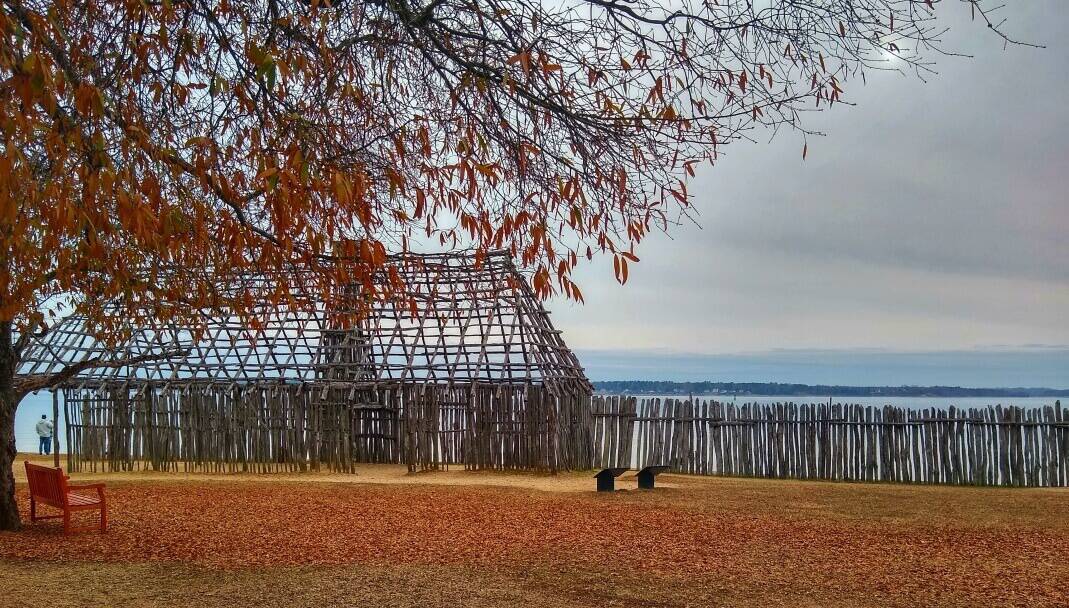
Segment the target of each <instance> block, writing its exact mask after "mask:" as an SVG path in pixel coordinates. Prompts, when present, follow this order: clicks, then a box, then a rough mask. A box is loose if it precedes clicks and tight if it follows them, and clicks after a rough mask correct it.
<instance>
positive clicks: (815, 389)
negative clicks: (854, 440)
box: [593, 380, 1069, 398]
mask: <svg viewBox="0 0 1069 608" xmlns="http://www.w3.org/2000/svg"><path fill="white" fill-rule="evenodd" d="M593 385H594V390H595V392H596V393H597V394H613V395H619V394H628V395H668V396H671V395H681V396H685V395H694V396H702V397H748V396H761V397H929V398H956V397H991V398H1012V397H1052V398H1066V397H1069V389H1053V388H1022V387H1005V388H968V387H960V386H842V385H820V384H814V385H810V384H784V383H778V382H670V381H658V380H607V381H598V382H593Z"/></svg>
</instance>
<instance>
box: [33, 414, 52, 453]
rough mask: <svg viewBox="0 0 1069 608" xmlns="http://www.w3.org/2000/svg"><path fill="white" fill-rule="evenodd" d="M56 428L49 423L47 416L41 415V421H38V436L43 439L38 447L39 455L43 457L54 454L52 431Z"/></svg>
mask: <svg viewBox="0 0 1069 608" xmlns="http://www.w3.org/2000/svg"><path fill="white" fill-rule="evenodd" d="M54 429H55V426H54V425H53V424H52V423H51V422H49V420H48V415H47V414H41V419H40V420H38V421H37V436H38V437H40V438H41V443H40V444H39V445H38V448H37V453H38V454H41V455H42V456H47V455H49V454H51V453H52V431H53V430H54Z"/></svg>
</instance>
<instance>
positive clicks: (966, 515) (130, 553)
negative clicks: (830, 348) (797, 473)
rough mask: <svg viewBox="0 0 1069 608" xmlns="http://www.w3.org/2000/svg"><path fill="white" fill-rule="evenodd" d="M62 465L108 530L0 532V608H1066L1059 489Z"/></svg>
mask: <svg viewBox="0 0 1069 608" xmlns="http://www.w3.org/2000/svg"><path fill="white" fill-rule="evenodd" d="M34 459H35V460H36V457H35V458H34ZM21 460H22V459H21V458H20V460H19V462H20V463H21ZM20 469H21V464H20V466H19V467H18V468H17V469H16V473H17V474H18V475H20V477H21V474H22V471H21V470H20ZM73 477H74V478H75V480H76V481H79V482H83V481H90V480H97V479H100V480H104V481H106V482H107V483H108V500H109V504H110V509H109V518H110V520H111V528H110V531H109V532H108V534H106V535H100V534H96V533H83V534H79V535H76V536H71V537H64V536H62V535H61V534H60V530H59V525H58V524H54V523H41V524H34V525H31V524H27V525H26V528H25V530H24V531H23V532H20V533H15V534H11V533H0V589H2V590H3V592H2V593H0V606H25V605H30V604H41V603H47V604H50V605H60V606H85V605H109V606H110V605H124V606H125V605H130V606H165V605H196V606H198V607H211V606H231V607H232V606H245V605H262V606H287V607H294V606H305V605H310V606H348V605H354V606H378V605H382V606H391V607H398V606H401V607H403V606H480V607H481V606H524V607H540V606H547V607H548V606H665V607H667V606H857V607H861V606H911V607H912V606H1069V586H1067V583H1066V581H1069V490H1064V489H1057V490H1023V489H978V488H949V487H923V486H904V485H861V484H834V483H813V482H795V481H774V480H749V479H720V478H702V477H686V476H676V475H664V476H662V477H661V478H659V480H658V481H659V482H660V483H662V484H663V485H664V487H663V488H660V489H658V490H657V491H655V492H639V491H636V490H634V489H633V488H634V487H635V480H634V477H633V475H629V476H626V477H625V478H623V480H622V482H621V483H620V484H618V486H622V487H624V488H631V490H629V491H622V492H617V493H615V494H612V495H605V494H597V493H595V492H593V491H591V490H592V488H593V486H594V483H593V481H594V480H593V479H591V478H590V477H589V475H588V474H562V475H558V476H544V475H526V474H507V473H485V472H478V473H471V472H464V471H447V472H439V473H427V474H418V475H407V474H405V472H404V469H403V467H396V466H388V465H368V466H365V467H361V468H360V470H359V471H358V473H357V475H352V476H350V475H330V474H306V475H296V474H294V475H286V474H280V475H272V476H259V475H207V474H190V475H187V474H153V473H123V474H98V475H92V474H76V475H74V476H73ZM20 499H21V501H22V504H23V505H24V507H25V508H26V511H25V512H24V513H28V503H27V498H26V493H25V487H24V486H21V487H20ZM41 598H47V600H45V601H42V599H41Z"/></svg>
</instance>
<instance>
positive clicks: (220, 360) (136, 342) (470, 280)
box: [20, 252, 591, 392]
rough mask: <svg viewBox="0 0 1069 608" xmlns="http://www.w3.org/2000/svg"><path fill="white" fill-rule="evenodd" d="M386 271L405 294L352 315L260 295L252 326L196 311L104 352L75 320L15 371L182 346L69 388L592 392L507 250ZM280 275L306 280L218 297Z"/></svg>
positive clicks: (248, 279)
mask: <svg viewBox="0 0 1069 608" xmlns="http://www.w3.org/2000/svg"><path fill="white" fill-rule="evenodd" d="M391 263H392V265H393V267H394V268H396V269H397V271H398V272H399V274H400V275H401V280H402V281H403V283H404V284H405V285H406V289H407V297H406V298H405V299H404V300H403V301H402V300H400V299H397V300H390V299H387V300H384V301H383V300H381V299H372V298H366V299H364V300H363V302H364V304H363V308H362V310H363V311H364V312H363V313H361V314H359V315H356V316H354V315H350V314H344V313H346V311H344V310H339V306H338V304H337V303H336V302H335V303H333V304H327V303H326V301H325V299H324V298H322V297H320V296H319V295H318V294H317V293H314V292H313V291H311V290H309V291H306V292H304V293H303V294H298V296H299V299H300V298H303V302H304V304H303V305H301V306H297V307H293V306H276V305H273V304H271V303H270V300H269V299H267V298H266V297H265V298H263V299H257V301H256V302H255V304H254V309H255V314H254V316H253V318H255V323H249V322H248V321H243V320H242V319H243V318H242V317H239V315H237V314H231V313H230V312H227V310H226V309H214V310H213V311H212V312H210V313H205V314H204V315H203V317H202V318H203V320H202V321H201V323H200V324H199V325H200V327H201V328H202V329H203V331H202V332H199V337H196V338H195V337H194V332H193V331H191V330H190V328H188V327H177V326H174V325H167V326H157V327H147V326H146V327H132V328H130V329H129V331H128V332H124V334H127V333H128V334H129V337H128V338H126V339H124V340H122V341H121V342H120V343H118V344H115V343H114V341H111V342H112V343H111V346H106V345H105V342H104V341H102V340H99V339H96V338H94V337H93V335H91V334H90V333H89V332H88V331H87V329H86V323H85V319H84V318H83V317H78V316H71V317H67V318H66V319H64V320H63V321H62V322H61V323H59V324H57V325H56V326H55V327H54V328H52V330H51V331H50V332H49V333H48V334H47V335H46V336H45V337H44V338H42V339H40V340H38V341H37V342H36V343H33V344H32V345H31V346H30V347H29V348H28V349H27V352H26V354H25V356H24V358H23V366H22V369H21V370H20V371H21V373H25V374H51V373H56V372H59V371H60V370H62V369H63V368H64V367H65V366H66V365H68V364H71V363H75V362H78V361H82V360H85V359H89V358H99V359H101V360H103V361H118V360H125V359H130V358H134V357H139V356H143V355H149V354H152V353H159V352H165V351H172V352H173V351H175V350H181V351H183V352H181V353H180V354H179V355H177V356H171V357H168V358H166V359H161V360H150V361H143V362H139V363H136V364H132V365H125V366H119V367H110V368H95V369H89V370H86V371H83V372H82V373H80V374H79V375H77V376H75V377H74V378H72V379H71V380H69V381H68V382H66V384H65V385H66V386H71V387H77V386H100V385H107V386H115V385H131V386H137V385H141V386H144V385H150V386H154V387H173V386H179V387H181V386H195V385H248V384H274V383H298V384H305V385H315V386H332V387H350V388H353V387H373V386H374V387H381V386H389V385H398V384H405V383H434V384H466V383H479V384H510V385H518V384H539V385H544V386H547V387H549V388H554V389H562V390H568V391H572V392H574V391H580V392H590V390H591V389H590V383H589V381H588V380H587V378H586V376H585V375H584V373H583V369H582V367H581V366H580V364H579V361H578V360H577V359H576V357H575V355H574V354H573V353H572V352H571V350H569V349H568V347H567V346H566V345H565V343H564V340H563V339H562V337H561V332H560V331H558V330H556V329H554V327H553V325H552V323H551V322H550V319H549V314H548V312H547V311H546V310H545V308H544V307H543V306H542V304H541V302H540V301H539V299H538V298H537V297H536V296H535V294H534V292H533V290H532V289H531V287H530V286H529V284H528V283H527V281H526V279H525V278H524V277H523V275H522V274H521V273H520V272H518V270H517V269H516V267H515V265H514V264H513V262H512V259H511V258H510V257H509V256H508V254H507V253H506V252H494V253H490V254H488V255H487V256H485V257H484V258H483V259H482V260H481V261H480V262H479V263H476V259H475V257H474V256H473V255H470V254H464V253H452V254H427V255H415V254H410V255H407V256H404V257H396V258H392V259H391ZM297 274H299V273H297ZM283 278H284V279H285V280H287V282H288V284H290V285H301V284H306V283H305V282H303V281H301V280H300V276H287V277H281V276H278V275H265V274H262V273H254V274H243V275H240V276H233V277H229V278H227V279H226V280H225V281H222V280H220V281H219V283H220V284H219V285H218V292H219V293H221V294H229V295H230V296H234V295H235V294H238V293H251V294H258V293H259V294H267V293H269V292H271V291H273V290H274V289H275V287H276V285H277V284H278V281H279V280H282V279H283ZM350 291H352V292H354V293H359V291H360V290H359V289H358V288H355V287H352V288H351V290H350ZM358 299H359V296H354V298H353V301H354V302H356V301H357V300H358ZM224 301H225V300H224ZM368 307H370V308H368Z"/></svg>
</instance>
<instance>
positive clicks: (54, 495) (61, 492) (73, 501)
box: [26, 462, 108, 534]
mask: <svg viewBox="0 0 1069 608" xmlns="http://www.w3.org/2000/svg"><path fill="white" fill-rule="evenodd" d="M69 479H70V478H69V477H67V476H66V475H64V474H63V469H53V468H52V467H42V466H40V465H36V464H30V463H29V462H27V463H26V481H27V482H29V484H30V521H33V522H36V521H38V520H41V519H60V518H63V533H64V534H70V533H71V532H81V531H86V530H92V529H93V526H84V527H81V528H72V527H71V513H74V512H75V511H100V531H101V532H107V531H108V504H107V501H105V500H104V484H102V483H91V484H84V485H69V484H68V483H67V481H68V480H69ZM74 490H81V491H84V490H96V495H95V496H94V495H93V494H88V493H81V492H76V491H74ZM37 503H41V504H44V505H48V506H50V507H55V508H57V509H60V510H62V511H63V514H62V515H38V514H37Z"/></svg>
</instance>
